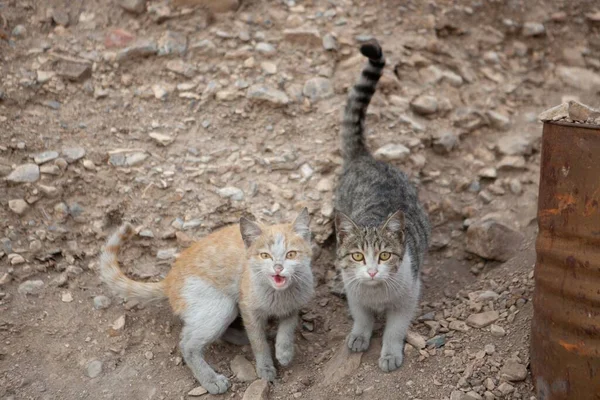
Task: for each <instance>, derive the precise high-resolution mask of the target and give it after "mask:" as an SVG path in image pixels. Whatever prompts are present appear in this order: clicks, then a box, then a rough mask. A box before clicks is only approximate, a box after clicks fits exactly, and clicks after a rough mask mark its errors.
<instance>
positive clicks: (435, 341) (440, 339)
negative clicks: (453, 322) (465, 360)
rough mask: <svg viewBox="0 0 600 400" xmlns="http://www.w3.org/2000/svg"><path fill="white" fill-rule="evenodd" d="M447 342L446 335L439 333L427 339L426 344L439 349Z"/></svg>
mask: <svg viewBox="0 0 600 400" xmlns="http://www.w3.org/2000/svg"><path fill="white" fill-rule="evenodd" d="M445 344H446V335H438V336H434V337H432V338H431V339H429V340H427V342H426V345H427V346H429V347H432V348H434V349H439V348H440V347H443V346H444V345H445Z"/></svg>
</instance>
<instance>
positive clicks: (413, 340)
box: [406, 330, 427, 350]
mask: <svg viewBox="0 0 600 400" xmlns="http://www.w3.org/2000/svg"><path fill="white" fill-rule="evenodd" d="M406 342H407V343H408V344H410V345H411V346H413V347H414V348H415V349H417V350H421V349H424V348H425V346H426V345H427V342H426V340H425V338H424V337H423V336H421V335H420V334H418V333H417V332H415V331H410V330H409V331H408V332H406Z"/></svg>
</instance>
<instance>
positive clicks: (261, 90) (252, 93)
mask: <svg viewBox="0 0 600 400" xmlns="http://www.w3.org/2000/svg"><path fill="white" fill-rule="evenodd" d="M246 97H247V98H249V99H253V100H262V101H267V102H269V103H272V104H275V105H286V104H288V103H289V102H290V99H289V97H288V96H287V95H286V94H285V93H284V92H282V91H281V90H277V89H274V88H271V87H269V86H266V85H262V84H255V85H252V86H250V87H249V88H248V91H247V92H246Z"/></svg>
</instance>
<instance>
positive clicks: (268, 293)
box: [99, 208, 314, 394]
mask: <svg viewBox="0 0 600 400" xmlns="http://www.w3.org/2000/svg"><path fill="white" fill-rule="evenodd" d="M132 234H133V227H132V226H131V225H130V224H127V223H126V224H124V225H123V226H121V228H119V230H118V231H117V232H115V233H114V234H113V235H112V236H111V237H110V238H109V240H108V242H107V244H106V247H105V248H104V251H103V252H102V255H101V258H100V267H99V272H100V277H101V279H102V281H103V282H104V283H106V284H107V285H108V286H109V287H110V288H111V289H112V290H113V291H114V292H115V293H116V294H118V295H119V296H121V297H123V298H127V299H137V300H140V301H152V300H160V299H164V298H168V300H169V303H170V304H171V307H172V309H173V311H174V312H175V314H177V315H179V316H180V317H181V318H182V319H183V321H184V326H183V329H182V332H181V341H180V343H179V345H180V348H181V352H182V354H183V358H184V359H185V362H186V364H187V365H188V366H189V367H190V369H191V370H192V373H193V374H194V376H195V377H196V379H197V380H198V381H199V382H200V384H201V385H202V386H204V388H205V389H206V390H208V391H209V392H210V393H212V394H218V393H224V392H225V391H227V389H228V388H229V387H230V383H229V380H228V379H227V378H226V377H225V376H223V375H221V374H218V373H216V372H215V371H214V370H213V369H212V368H211V366H210V365H208V363H207V362H206V361H205V360H204V358H203V349H204V347H206V346H207V345H209V344H210V343H212V342H214V341H215V340H217V339H219V338H220V337H221V336H223V334H224V333H225V332H226V330H227V328H228V327H229V325H230V324H231V323H232V322H233V321H234V320H235V318H236V317H237V315H238V309H239V311H240V312H241V315H242V319H243V321H244V326H245V328H246V332H247V334H248V338H249V339H250V344H251V346H252V351H253V352H254V356H255V358H256V371H257V374H258V376H259V377H261V378H264V379H267V380H270V381H273V380H274V379H275V376H276V372H277V371H276V369H275V367H274V364H273V358H272V356H271V350H270V347H269V344H268V342H267V336H266V325H267V320H268V319H269V318H270V317H276V318H278V319H279V327H278V331H277V336H276V340H275V357H276V358H277V360H278V361H279V363H280V364H281V365H283V366H286V365H288V364H289V363H290V362H291V361H292V358H293V356H294V334H295V330H296V325H297V322H298V312H299V309H300V308H301V307H303V306H304V305H306V304H307V303H308V302H309V301H310V300H311V298H312V297H313V295H314V287H313V275H312V271H311V257H312V248H311V245H310V229H309V214H308V210H307V209H306V208H305V209H304V210H302V212H301V213H300V214H299V215H298V217H297V218H296V220H295V221H294V222H293V223H291V224H282V225H273V226H267V225H263V224H260V223H256V222H252V221H250V220H248V219H246V218H241V219H240V224H239V225H230V226H227V227H225V228H222V229H220V230H217V231H215V232H213V233H211V234H210V235H208V236H206V237H204V238H202V239H200V240H199V241H197V242H196V243H194V244H193V245H192V246H191V247H189V248H188V249H186V250H184V251H183V252H182V253H181V255H180V256H179V257H178V258H177V260H176V261H175V263H174V265H173V267H172V268H171V270H170V271H169V273H168V274H167V276H166V278H165V279H164V280H163V281H160V282H154V283H143V282H136V281H134V280H132V279H130V278H128V277H126V276H125V275H124V274H123V272H122V271H121V269H120V268H119V262H118V259H117V255H118V252H119V249H120V247H121V245H122V243H123V242H124V241H125V240H127V239H129V238H130V237H131V236H132Z"/></svg>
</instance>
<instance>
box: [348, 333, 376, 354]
mask: <svg viewBox="0 0 600 400" xmlns="http://www.w3.org/2000/svg"><path fill="white" fill-rule="evenodd" d="M370 341H371V338H368V337H366V336H364V335H355V334H353V333H351V334H350V336H349V337H348V348H349V349H350V350H352V351H353V352H355V353H358V352H363V351H367V349H368V348H369V343H370Z"/></svg>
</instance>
